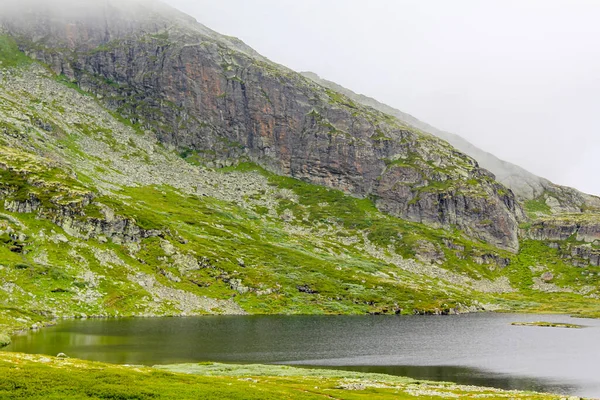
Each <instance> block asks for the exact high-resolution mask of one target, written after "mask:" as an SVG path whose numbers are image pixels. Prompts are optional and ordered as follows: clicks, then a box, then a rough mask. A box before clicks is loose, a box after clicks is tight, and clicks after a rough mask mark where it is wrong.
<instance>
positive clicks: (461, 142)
mask: <svg viewBox="0 0 600 400" xmlns="http://www.w3.org/2000/svg"><path fill="white" fill-rule="evenodd" d="M302 75H304V76H305V77H307V78H309V79H311V80H313V81H314V82H316V83H318V84H320V85H322V86H324V87H326V88H329V89H331V90H335V91H336V92H339V93H342V94H343V95H345V96H347V97H348V98H350V99H352V100H353V101H355V102H357V103H359V104H363V105H365V106H368V107H373V108H374V109H376V110H379V111H381V112H383V113H386V114H388V115H392V116H394V117H396V118H398V119H399V120H400V121H403V122H404V123H406V124H408V125H410V126H414V127H415V128H417V129H420V130H421V131H423V132H426V133H429V134H432V135H434V136H437V137H439V138H441V139H443V140H445V141H447V142H448V143H450V144H451V145H452V146H454V147H456V148H457V149H458V150H460V151H462V152H463V153H465V154H467V155H469V156H471V157H473V158H474V159H475V160H476V161H477V162H478V163H479V165H480V166H481V167H483V168H485V169H487V170H488V171H490V172H492V173H493V174H494V176H495V178H496V180H497V181H498V182H500V183H502V184H503V185H505V186H506V187H508V188H510V189H511V190H512V191H513V192H514V193H515V195H516V196H517V197H518V198H519V199H520V200H523V201H527V200H533V199H537V198H540V197H544V199H546V198H551V199H553V200H551V206H550V207H551V209H552V211H553V212H557V213H559V212H582V211H584V210H586V209H590V208H592V209H597V210H598V209H600V198H598V197H596V196H591V195H588V194H585V193H582V192H580V191H578V190H576V189H573V188H569V187H564V186H559V185H556V184H554V183H552V182H550V181H549V180H547V179H544V178H541V177H539V176H536V175H534V174H532V173H531V172H529V171H527V170H525V169H523V168H521V167H519V166H517V165H514V164H511V163H509V162H507V161H504V160H501V159H499V158H498V157H496V156H494V155H493V154H490V153H488V152H486V151H485V150H482V149H480V148H478V147H476V146H474V145H473V144H471V143H469V142H468V141H467V140H465V139H464V138H462V137H461V136H459V135H456V134H454V133H450V132H445V131H442V130H440V129H437V128H435V127H433V126H431V125H429V124H427V123H425V122H423V121H420V120H418V119H417V118H415V117H413V116H412V115H410V114H407V113H404V112H402V111H400V110H398V109H395V108H393V107H390V106H388V105H386V104H383V103H381V102H379V101H377V100H375V99H373V98H371V97H368V96H365V95H361V94H357V93H355V92H353V91H351V90H349V89H347V88H345V87H343V86H340V85H338V84H336V83H334V82H331V81H328V80H325V79H322V78H321V77H319V76H318V75H317V74H315V73H312V72H302Z"/></svg>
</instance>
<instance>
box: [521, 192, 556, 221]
mask: <svg viewBox="0 0 600 400" xmlns="http://www.w3.org/2000/svg"><path fill="white" fill-rule="evenodd" d="M525 211H526V212H527V214H528V215H529V217H530V218H533V219H535V218H536V217H538V216H539V215H540V214H543V215H550V214H552V210H551V209H550V207H549V206H548V205H547V204H546V201H545V199H544V196H541V197H539V198H537V199H535V200H529V201H526V202H525Z"/></svg>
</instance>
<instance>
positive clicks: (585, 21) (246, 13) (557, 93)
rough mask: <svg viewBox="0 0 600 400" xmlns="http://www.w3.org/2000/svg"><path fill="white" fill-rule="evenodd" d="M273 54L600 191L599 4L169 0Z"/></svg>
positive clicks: (559, 179)
mask: <svg viewBox="0 0 600 400" xmlns="http://www.w3.org/2000/svg"><path fill="white" fill-rule="evenodd" d="M166 1H167V2H168V3H169V4H171V5H173V6H175V7H176V8H179V9H180V10H182V11H185V12H187V13H189V14H191V15H192V16H194V17H195V18H196V19H198V21H199V22H202V23H203V24H205V25H207V26H208V27H210V28H212V29H214V30H216V31H218V32H220V33H224V34H228V35H233V36H237V37H239V38H240V39H242V40H244V41H245V42H246V43H248V44H249V45H250V46H252V47H254V48H255V49H256V50H258V51H259V52H261V53H262V54H263V55H265V56H267V57H268V58H270V59H271V60H273V61H275V62H278V63H281V64H284V65H286V66H288V67H290V68H293V69H295V70H298V71H304V70H308V71H313V72H316V73H317V74H319V75H321V77H323V78H326V79H329V80H333V81H335V82H338V83H340V84H342V85H344V86H346V87H348V88H350V89H352V90H354V91H356V92H359V93H363V94H367V95H369V96H372V97H375V98H376V99H378V100H380V101H383V102H385V103H387V104H389V105H391V106H394V107H396V108H399V109H400V110H402V111H404V112H408V113H411V114H413V115H414V116H415V117H418V118H420V119H421V120H424V121H425V122H428V123H430V124H432V125H434V126H436V127H438V128H440V129H444V130H447V131H450V132H454V133H457V134H460V135H461V136H463V137H465V138H466V139H468V140H469V141H471V142H472V143H474V144H475V145H477V146H479V147H481V148H483V149H484V150H487V151H490V152H491V153H494V154H495V155H497V156H499V157H500V158H503V159H505V160H507V161H511V162H514V163H516V164H518V165H520V166H523V167H525V168H526V169H528V170H530V171H531V172H533V173H536V174H538V175H541V176H544V177H546V178H549V179H551V180H553V181H554V182H556V183H559V184H565V185H569V186H574V187H577V188H579V189H581V190H584V191H587V192H590V193H595V194H600V180H598V179H596V176H595V175H596V172H597V171H600V157H596V153H598V152H599V151H600V134H599V128H600V73H599V71H600V68H599V67H600V43H599V42H600V24H599V23H598V21H600V2H598V1H593V0H588V1H584V0H568V1H567V0H564V1H556V0H539V1H522V0H513V1H507V0H502V1H480V0H470V1H469V0H454V1H451V2H450V1H447V0H438V1H434V0H428V1H422V0H414V1H398V0H370V1H366V0H302V1H294V0H252V1H248V0H166Z"/></svg>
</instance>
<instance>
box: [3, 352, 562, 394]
mask: <svg viewBox="0 0 600 400" xmlns="http://www.w3.org/2000/svg"><path fill="white" fill-rule="evenodd" d="M171 371H175V372H171ZM0 376H2V379H1V380H0V398H2V399H7V400H8V399H15V400H16V399H50V400H51V399H120V400H130V399H131V400H145V399H200V398H201V399H323V398H335V399H348V400H351V399H392V398H393V399H413V398H414V397H415V396H419V397H424V398H430V397H437V396H442V397H462V396H469V397H487V398H512V399H515V398H518V399H551V398H554V396H551V395H547V394H538V393H531V392H515V391H510V392H506V391H502V390H498V389H491V388H476V387H472V386H468V387H467V386H460V385H454V384H450V383H437V382H435V383H434V382H423V381H415V380H412V379H408V378H400V377H393V376H386V375H380V374H361V373H354V372H344V371H332V370H307V369H296V368H289V367H275V366H257V365H253V366H236V365H224V364H209V365H179V366H165V367H161V369H156V368H143V367H128V366H117V365H110V364H103V363H97V362H87V361H81V360H74V359H58V358H54V357H45V356H34V355H24V354H17V353H1V352H0Z"/></svg>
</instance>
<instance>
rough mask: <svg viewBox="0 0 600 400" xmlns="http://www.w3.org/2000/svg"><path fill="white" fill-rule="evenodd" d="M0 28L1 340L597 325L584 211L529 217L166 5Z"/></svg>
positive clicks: (80, 10)
mask: <svg viewBox="0 0 600 400" xmlns="http://www.w3.org/2000/svg"><path fill="white" fill-rule="evenodd" d="M0 26H1V32H2V33H1V34H0V62H1V64H0V176H1V179H0V199H1V200H2V201H0V260H2V261H0V264H1V265H0V333H1V331H7V332H12V331H14V330H15V329H20V328H27V327H31V326H32V325H33V326H36V327H38V326H39V324H46V323H50V322H51V321H53V320H55V319H56V318H60V317H74V316H123V315H129V316H153V315H198V314H207V313H208V314H224V313H225V314H244V313H253V314H260V313H337V314H351V313H367V312H368V313H377V314H379V313H388V314H393V313H398V314H400V313H403V314H407V313H408V314H412V313H454V312H463V311H476V310H483V309H485V310H495V309H504V310H549V309H550V310H555V311H565V312H569V311H570V312H580V313H591V312H592V311H593V310H595V309H598V304H599V301H598V296H599V295H600V291H599V285H598V283H600V274H598V273H597V272H600V271H599V269H598V265H600V257H598V254H600V250H599V248H598V242H597V241H598V240H600V223H599V222H598V221H600V218H598V214H596V213H594V212H593V211H594V210H593V208H590V209H584V210H581V209H579V210H578V213H576V214H569V213H564V212H563V213H558V212H557V208H556V207H554V208H552V207H550V206H549V205H548V200H547V199H544V200H542V198H536V199H532V200H528V201H526V202H523V200H522V199H520V198H519V197H517V196H515V195H514V194H513V192H512V191H511V190H510V189H508V188H507V187H506V186H504V185H503V184H501V183H499V182H497V181H496V180H495V178H494V175H493V174H492V173H490V172H488V171H487V170H486V169H483V168H481V167H480V166H479V164H478V163H477V162H476V161H475V160H474V159H473V158H471V157H469V156H467V155H465V154H464V153H462V152H460V151H459V150H457V149H456V148H454V147H452V146H451V145H450V144H449V143H448V142H446V141H444V140H442V139H440V138H437V137H435V136H432V135H431V134H429V133H427V132H423V131H422V130H421V129H419V128H416V127H414V126H413V125H412V124H410V123H408V122H406V121H404V120H402V119H398V117H396V116H394V115H391V114H388V113H385V112H382V111H378V110H376V109H375V108H373V107H370V106H368V105H364V104H361V102H359V101H357V100H354V99H352V98H351V96H350V95H347V94H344V93H340V92H338V91H336V90H333V89H331V88H329V87H327V86H326V85H322V84H318V83H315V82H314V81H312V80H310V79H308V78H306V77H304V76H302V75H300V74H298V73H296V72H294V71H291V70H289V69H287V68H285V67H282V66H279V65H277V64H275V63H272V62H271V61H269V60H267V59H266V58H264V57H262V56H260V55H258V54H256V52H254V51H253V50H252V49H250V48H249V47H248V46H246V45H245V44H243V43H242V42H241V41H240V40H238V39H235V38H230V37H226V36H221V35H219V34H218V33H215V32H214V31H211V30H210V29H208V28H206V27H204V26H202V25H200V24H198V23H197V22H196V21H195V20H193V19H192V18H190V17H188V16H186V15H185V14H182V13H180V12H178V11H176V10H173V9H171V8H170V7H168V6H165V5H164V4H162V3H159V2H153V1H144V2H140V1H135V0H126V1H123V0H119V1H116V0H107V1H103V2H95V1H81V2H77V3H71V2H65V1H62V0H52V1H46V2H34V1H32V0H22V1H19V2H12V1H11V2H8V3H7V7H6V8H5V9H3V11H2V13H1V15H0ZM548 198H549V197H548ZM550 203H552V201H550ZM524 209H525V210H524ZM582 211H585V212H582ZM0 336H1V335H0ZM1 341H3V340H1V339H0V342H1ZM4 341H6V340H4Z"/></svg>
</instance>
